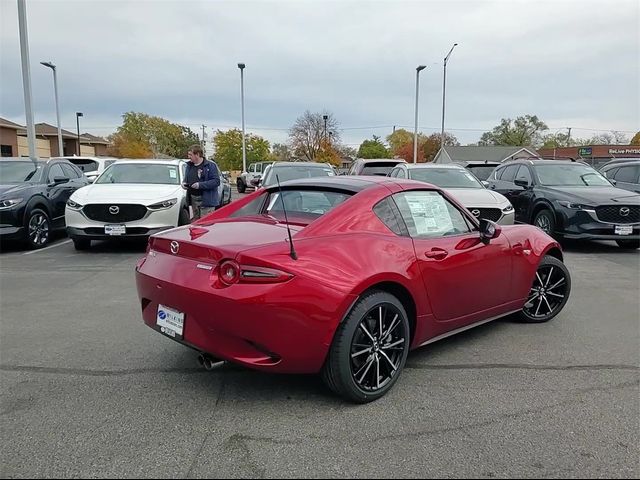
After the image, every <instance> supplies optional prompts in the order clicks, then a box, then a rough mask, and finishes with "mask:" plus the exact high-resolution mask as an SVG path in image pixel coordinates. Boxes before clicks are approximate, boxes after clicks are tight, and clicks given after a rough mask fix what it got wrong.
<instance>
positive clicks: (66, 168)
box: [60, 163, 81, 178]
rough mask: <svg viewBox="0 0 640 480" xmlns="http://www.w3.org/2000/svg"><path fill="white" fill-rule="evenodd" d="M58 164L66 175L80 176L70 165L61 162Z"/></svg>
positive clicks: (70, 176) (71, 176)
mask: <svg viewBox="0 0 640 480" xmlns="http://www.w3.org/2000/svg"><path fill="white" fill-rule="evenodd" d="M60 166H61V167H62V170H63V171H64V173H65V176H66V177H69V178H80V175H81V174H78V172H77V171H76V170H75V169H74V168H73V167H72V166H71V165H67V164H65V163H62V164H60Z"/></svg>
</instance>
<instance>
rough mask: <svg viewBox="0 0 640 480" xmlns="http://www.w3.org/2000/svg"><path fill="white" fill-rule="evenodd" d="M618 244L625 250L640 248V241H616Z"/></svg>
mask: <svg viewBox="0 0 640 480" xmlns="http://www.w3.org/2000/svg"><path fill="white" fill-rule="evenodd" d="M616 243H617V244H618V246H619V247H620V248H624V249H625V250H635V249H637V248H640V240H616Z"/></svg>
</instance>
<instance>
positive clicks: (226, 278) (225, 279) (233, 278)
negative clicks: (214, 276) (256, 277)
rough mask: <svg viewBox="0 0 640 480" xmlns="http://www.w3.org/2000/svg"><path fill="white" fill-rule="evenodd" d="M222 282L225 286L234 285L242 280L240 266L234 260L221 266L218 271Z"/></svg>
mask: <svg viewBox="0 0 640 480" xmlns="http://www.w3.org/2000/svg"><path fill="white" fill-rule="evenodd" d="M218 275H219V277H220V281H221V282H222V283H224V284H225V285H233V284H234V283H238V280H240V265H238V264H237V263H236V262H234V261H233V260H227V261H225V262H222V263H221V264H220V268H219V269H218Z"/></svg>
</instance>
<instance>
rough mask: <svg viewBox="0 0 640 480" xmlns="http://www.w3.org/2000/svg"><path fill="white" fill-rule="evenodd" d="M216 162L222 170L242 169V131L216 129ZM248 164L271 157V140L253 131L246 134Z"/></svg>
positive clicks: (214, 141) (214, 138)
mask: <svg viewBox="0 0 640 480" xmlns="http://www.w3.org/2000/svg"><path fill="white" fill-rule="evenodd" d="M213 145H214V147H215V151H216V153H215V159H216V163H217V164H218V166H219V167H220V169H221V170H242V131H241V130H238V129H237V128H234V129H232V130H227V131H226V132H223V131H222V130H216V133H215V135H214V137H213ZM245 147H246V155H247V166H249V164H251V163H253V162H260V161H264V160H267V159H269V158H270V149H269V142H268V141H267V140H265V139H264V138H262V137H261V136H259V135H254V134H253V133H249V134H245Z"/></svg>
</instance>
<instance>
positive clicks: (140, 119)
mask: <svg viewBox="0 0 640 480" xmlns="http://www.w3.org/2000/svg"><path fill="white" fill-rule="evenodd" d="M122 118H123V121H122V125H121V126H120V127H118V129H117V130H116V132H115V133H114V134H112V135H111V136H110V137H109V140H110V141H111V143H112V145H113V147H112V149H111V154H112V155H114V156H117V157H127V158H149V157H156V156H158V155H161V154H162V155H167V156H170V157H175V158H186V155H187V150H188V149H189V147H190V146H191V145H193V144H194V143H199V142H200V140H199V139H198V136H197V135H196V134H195V133H194V132H193V131H191V130H190V129H189V128H187V127H185V126H182V125H178V124H176V123H171V122H169V121H168V120H165V119H164V118H160V117H154V116H151V115H147V114H146V113H139V112H127V113H125V114H124V115H123V116H122Z"/></svg>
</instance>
